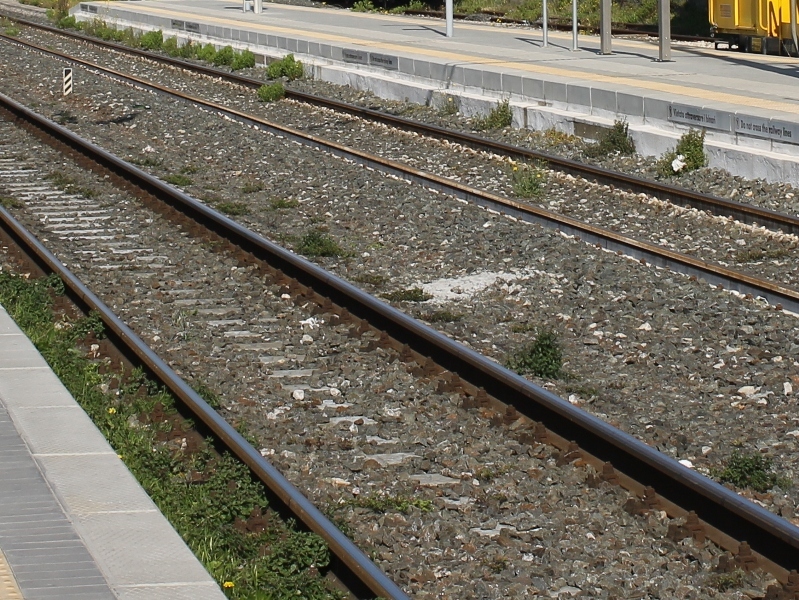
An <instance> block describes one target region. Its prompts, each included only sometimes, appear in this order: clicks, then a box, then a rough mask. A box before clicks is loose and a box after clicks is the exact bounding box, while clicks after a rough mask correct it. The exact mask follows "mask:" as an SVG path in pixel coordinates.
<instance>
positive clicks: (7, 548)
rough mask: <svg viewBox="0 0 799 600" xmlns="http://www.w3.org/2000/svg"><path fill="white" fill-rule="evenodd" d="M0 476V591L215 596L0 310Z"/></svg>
mask: <svg viewBox="0 0 799 600" xmlns="http://www.w3.org/2000/svg"><path fill="white" fill-rule="evenodd" d="M0 481H2V485H0V598H8V599H9V600H16V599H18V598H24V600H49V599H53V600H56V599H70V598H74V599H75V600H95V599H96V600H101V599H102V600H113V599H115V598H116V599H120V600H127V599H131V600H132V599H138V598H147V599H148V600H149V599H153V600H182V599H185V600H200V599H201V600H206V599H207V600H222V599H224V598H225V595H224V594H223V593H222V591H221V590H220V589H219V586H217V584H216V583H215V582H214V581H213V580H212V579H211V576H210V575H209V574H208V573H207V572H206V571H205V569H204V568H203V566H202V565H201V564H200V563H199V561H198V560H197V559H196V558H195V557H194V555H193V554H192V552H191V551H190V550H189V549H188V547H187V546H186V545H185V543H184V542H183V540H182V539H181V538H180V536H179V535H178V534H177V532H175V530H174V529H173V528H172V526H171V525H170V524H169V522H168V521H167V520H166V519H165V518H164V516H163V515H162V514H161V513H160V512H159V511H158V509H157V508H156V506H155V505H154V504H153V502H152V501H151V500H150V498H149V497H148V496H147V494H146V492H145V491H144V490H143V489H142V488H141V487H140V486H139V484H138V483H137V482H136V480H135V479H134V477H133V475H131V473H130V471H128V469H127V468H126V467H125V465H124V464H123V463H122V461H121V460H120V459H119V457H118V456H117V454H116V452H114V450H113V449H112V448H111V446H109V445H108V442H106V440H105V438H104V437H103V435H102V434H101V433H100V432H99V431H98V430H97V428H96V427H95V426H94V424H93V423H92V422H91V420H90V419H89V417H88V416H87V415H86V413H84V412H83V410H82V409H81V408H80V406H78V404H77V403H76V402H75V400H74V399H73V398H72V396H71V395H70V394H69V392H67V390H66V389H65V388H64V386H63V385H62V384H61V382H60V381H59V380H58V378H57V377H56V376H55V374H54V373H53V372H52V371H51V370H50V368H49V367H48V366H47V364H46V363H45V361H44V359H43V358H42V357H41V355H40V354H39V353H38V351H37V350H36V348H34V346H33V344H32V343H31V342H30V340H28V338H27V337H25V335H24V334H23V333H22V332H21V331H20V330H19V328H18V327H17V326H16V324H15V323H14V322H13V320H12V319H11V318H10V317H9V315H8V313H7V312H6V311H5V310H4V309H3V308H2V307H0Z"/></svg>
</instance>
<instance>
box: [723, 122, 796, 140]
mask: <svg viewBox="0 0 799 600" xmlns="http://www.w3.org/2000/svg"><path fill="white" fill-rule="evenodd" d="M735 133H740V134H743V135H751V136H753V137H759V138H766V139H769V140H776V141H778V142H786V143H788V144H799V125H797V124H796V123H788V122H787V121H776V120H774V119H764V118H762V117H750V116H749V115H735Z"/></svg>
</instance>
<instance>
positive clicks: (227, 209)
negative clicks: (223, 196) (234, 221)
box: [216, 202, 250, 217]
mask: <svg viewBox="0 0 799 600" xmlns="http://www.w3.org/2000/svg"><path fill="white" fill-rule="evenodd" d="M216 208H218V209H219V211H220V212H223V213H225V214H226V215H228V216H230V217H240V216H242V215H248V214H250V207H249V206H247V205H246V204H245V203H244V202H220V203H219V204H217V205H216Z"/></svg>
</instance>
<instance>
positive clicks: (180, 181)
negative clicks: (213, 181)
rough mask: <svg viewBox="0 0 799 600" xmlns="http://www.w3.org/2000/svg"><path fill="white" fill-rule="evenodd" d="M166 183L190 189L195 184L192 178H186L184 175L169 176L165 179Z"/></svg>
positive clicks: (173, 174)
mask: <svg viewBox="0 0 799 600" xmlns="http://www.w3.org/2000/svg"><path fill="white" fill-rule="evenodd" d="M164 181H166V182H167V183H171V184H172V185H176V186H178V187H182V188H185V187H189V186H190V185H191V184H192V183H194V182H193V181H192V180H191V178H189V177H186V176H185V175H184V174H183V173H172V174H171V175H167V176H166V177H165V178H164Z"/></svg>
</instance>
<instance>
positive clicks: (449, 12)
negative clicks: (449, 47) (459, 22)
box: [439, 0, 454, 37]
mask: <svg viewBox="0 0 799 600" xmlns="http://www.w3.org/2000/svg"><path fill="white" fill-rule="evenodd" d="M439 6H440V5H439ZM453 12H454V9H453V8H452V0H447V37H452V18H453Z"/></svg>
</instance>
